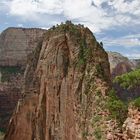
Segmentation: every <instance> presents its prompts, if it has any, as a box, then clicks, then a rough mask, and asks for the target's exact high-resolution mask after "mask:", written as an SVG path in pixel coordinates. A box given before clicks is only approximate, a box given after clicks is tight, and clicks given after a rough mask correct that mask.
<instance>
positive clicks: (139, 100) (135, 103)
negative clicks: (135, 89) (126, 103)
mask: <svg viewBox="0 0 140 140" xmlns="http://www.w3.org/2000/svg"><path fill="white" fill-rule="evenodd" d="M132 105H133V106H134V107H137V108H140V97H138V98H136V99H135V100H133V101H132Z"/></svg>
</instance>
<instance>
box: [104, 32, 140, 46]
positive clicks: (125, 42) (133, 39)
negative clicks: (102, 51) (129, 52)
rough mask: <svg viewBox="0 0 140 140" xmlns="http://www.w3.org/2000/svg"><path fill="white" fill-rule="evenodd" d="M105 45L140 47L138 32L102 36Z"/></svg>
mask: <svg viewBox="0 0 140 140" xmlns="http://www.w3.org/2000/svg"><path fill="white" fill-rule="evenodd" d="M103 42H104V44H105V45H106V46H122V47H125V48H134V47H140V34H133V35H128V36H123V37H119V38H103Z"/></svg>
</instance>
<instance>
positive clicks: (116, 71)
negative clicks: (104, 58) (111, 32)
mask: <svg viewBox="0 0 140 140" xmlns="http://www.w3.org/2000/svg"><path fill="white" fill-rule="evenodd" d="M107 53H108V57H109V63H110V71H111V75H112V78H115V77H116V76H119V75H122V74H124V73H128V72H130V71H132V70H134V69H137V68H140V60H139V59H128V58H127V57H125V56H123V55H121V54H120V53H118V52H107Z"/></svg>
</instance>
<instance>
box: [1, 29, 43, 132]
mask: <svg viewBox="0 0 140 140" xmlns="http://www.w3.org/2000/svg"><path fill="white" fill-rule="evenodd" d="M44 32H45V30H42V29H36V28H32V29H26V28H8V29H6V30H4V31H3V32H2V33H1V35H0V130H1V129H2V130H5V129H6V128H7V125H8V122H9V118H10V117H11V116H12V113H13V111H14V109H15V107H16V104H17V102H18V99H19V98H20V97H21V86H22V84H23V83H22V81H23V73H24V70H25V65H26V59H27V55H28V54H29V53H31V51H32V50H33V49H34V48H35V47H36V46H37V42H38V40H39V39H40V37H41V36H42V35H43V34H44Z"/></svg>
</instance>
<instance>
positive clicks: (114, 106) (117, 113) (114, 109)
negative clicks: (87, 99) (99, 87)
mask: <svg viewBox="0 0 140 140" xmlns="http://www.w3.org/2000/svg"><path fill="white" fill-rule="evenodd" d="M107 108H108V109H109V111H110V116H111V117H112V118H114V119H116V120H117V121H118V123H120V124H122V123H123V122H124V120H125V119H126V118H127V113H128V104H127V103H124V102H123V101H121V100H120V99H119V98H118V97H117V96H116V93H115V91H114V90H111V91H110V92H109V99H108V101H107Z"/></svg>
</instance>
